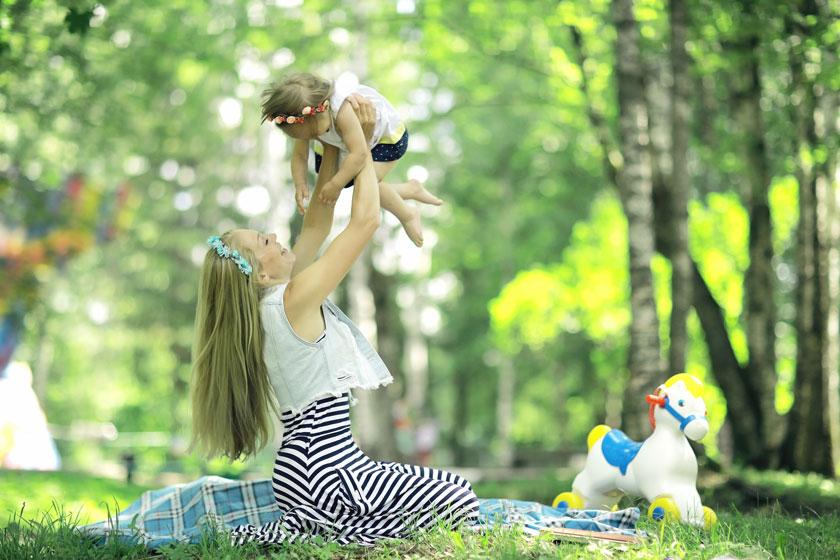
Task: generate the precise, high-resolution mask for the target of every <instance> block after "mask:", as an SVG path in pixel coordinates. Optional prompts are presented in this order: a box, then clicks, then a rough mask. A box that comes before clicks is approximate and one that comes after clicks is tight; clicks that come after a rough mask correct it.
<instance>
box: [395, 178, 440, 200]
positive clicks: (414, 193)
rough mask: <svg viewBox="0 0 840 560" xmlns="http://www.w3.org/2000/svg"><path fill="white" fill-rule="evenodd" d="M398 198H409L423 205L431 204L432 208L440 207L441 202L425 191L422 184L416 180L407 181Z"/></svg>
mask: <svg viewBox="0 0 840 560" xmlns="http://www.w3.org/2000/svg"><path fill="white" fill-rule="evenodd" d="M400 196H401V197H402V198H403V200H404V199H406V198H410V199H411V200H416V201H417V202H422V203H423V204H431V205H432V206H440V205H441V204H443V201H442V200H441V199H439V198H438V197H436V196H435V195H433V194H432V193H430V192H429V191H427V190H426V187H424V186H423V183H421V182H420V181H418V180H417V179H409V180H408V181H407V182H406V183H405V185H404V187H403V188H402V189H401V192H400Z"/></svg>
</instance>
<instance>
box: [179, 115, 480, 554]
mask: <svg viewBox="0 0 840 560" xmlns="http://www.w3.org/2000/svg"><path fill="white" fill-rule="evenodd" d="M364 111H368V112H369V106H365V105H364V104H362V108H361V109H360V120H361V122H362V123H367V124H369V123H370V120H371V119H370V115H369V114H368V115H366V116H364V117H363V115H362V113H363V112H364ZM337 160H338V151H337V149H336V148H334V147H332V146H325V152H324V157H323V161H322V165H321V171H320V173H319V175H318V180H317V183H316V186H315V193H314V195H313V196H312V198H311V202H310V205H309V208H308V209H307V211H306V214H305V216H304V220H303V226H302V229H301V233H300V236H299V237H298V240H297V242H296V244H295V246H294V247H293V248H292V249H288V248H286V247H283V246H282V245H280V244H279V243H277V237H276V235H274V234H266V233H263V232H259V231H254V230H245V229H238V230H233V231H230V232H227V233H225V234H223V235H222V236H221V237H216V236H214V237H211V238H210V240H208V243H209V244H210V245H211V249H210V250H209V251H208V253H207V255H206V256H205V260H204V264H203V268H202V278H201V284H200V287H199V300H198V309H197V313H196V343H195V348H194V364H193V378H192V403H193V438H194V444H195V445H198V446H200V447H202V448H204V450H205V451H206V452H207V454H208V455H217V454H222V455H226V456H228V457H230V458H237V457H240V456H242V455H246V456H247V455H251V454H254V453H256V452H257V451H259V450H260V449H261V448H262V447H264V446H265V444H266V443H267V442H268V440H269V433H270V416H271V412H272V411H274V412H279V414H280V418H281V421H282V423H283V429H284V433H283V440H282V443H281V446H280V448H279V449H278V451H277V455H276V459H275V463H274V475H273V477H272V481H273V488H274V495H275V498H276V500H277V504H278V506H279V507H280V508H281V509H282V510H283V511H284V512H285V514H284V516H283V518H282V519H281V520H280V521H277V522H274V523H270V524H268V525H264V526H262V527H254V526H252V525H246V526H241V527H237V528H235V529H234V530H233V532H232V535H231V538H232V540H233V542H234V543H237V544H241V543H244V542H248V541H258V542H261V543H280V542H291V541H300V540H307V539H309V538H311V537H313V536H315V535H318V536H321V537H323V538H326V539H328V540H335V541H337V542H339V543H360V544H373V543H374V542H376V541H377V540H380V539H383V538H403V537H406V536H408V535H410V534H411V532H412V531H414V530H417V529H423V528H425V527H428V526H430V525H433V524H436V523H438V522H439V521H441V520H444V521H447V522H453V523H457V522H461V521H471V520H473V519H474V518H475V516H476V514H477V512H478V500H477V498H476V496H475V494H474V493H473V491H472V488H471V487H470V484H469V482H467V481H466V480H464V479H463V478H461V477H460V476H457V475H454V474H451V473H448V472H445V471H440V470H436V469H431V468H428V467H419V466H413V465H403V464H399V463H393V462H381V461H374V460H372V459H370V458H369V457H367V456H366V455H365V454H364V453H362V451H361V450H360V449H359V448H358V447H357V445H356V443H355V442H354V441H353V436H352V434H351V432H350V414H349V412H350V410H349V407H350V405H351V404H352V402H353V398H352V395H351V390H352V389H355V388H361V389H373V388H376V387H379V386H382V385H385V384H387V383H390V382H391V381H392V378H391V375H390V373H389V372H388V369H387V368H386V367H385V364H384V363H383V362H382V360H381V358H380V357H379V356H378V355H377V354H376V351H375V350H373V348H372V347H371V345H370V344H369V343H368V342H367V341H366V340H365V339H364V337H363V335H362V334H361V333H360V332H359V330H358V329H357V328H356V327H355V325H354V324H353V323H352V322H351V321H350V320H349V319H348V318H347V317H346V316H345V315H344V314H343V313H342V312H341V310H339V309H338V308H337V307H336V306H335V305H334V304H332V303H331V302H330V301H329V300H327V299H326V298H327V296H328V295H329V294H330V293H331V292H332V291H333V290H335V289H336V287H337V286H338V285H339V283H340V282H341V280H342V279H343V278H344V277H345V275H346V274H347V272H348V271H349V270H350V267H351V266H352V265H353V263H354V262H355V261H356V259H357V258H358V257H359V256H360V255H361V254H362V252H363V251H364V249H365V247H366V246H367V244H368V242H369V241H370V239H371V237H372V236H373V233H374V231H376V229H377V227H378V226H379V209H380V206H379V190H378V185H377V180H376V174H375V172H374V167H373V161H372V159H371V157H370V155H369V154H368V156H367V159H366V162H365V166H364V167H363V169H362V171H361V172H360V174H359V176H358V180H357V181H356V186H355V188H354V192H353V200H352V209H351V215H350V221H349V223H348V224H347V226H346V227H345V229H344V230H343V231H342V232H341V233H340V234H339V235H338V236H337V237H336V238H335V239H334V240H333V241H332V243H330V245H329V246H328V247H327V249H326V251H325V252H324V254H323V256H321V257H320V258H317V254H318V250H319V248H320V247H321V245H322V244H323V242H324V240H325V239H326V237H327V235H328V234H329V231H330V228H331V227H332V221H333V208H332V206H331V205H327V204H325V203H323V202H321V201H320V199H319V197H318V196H317V195H318V194H319V189H320V188H322V187H323V185H324V184H326V183H327V181H329V180H330V179H331V178H332V177H333V175H334V174H335V171H336V168H337ZM382 421H385V422H388V421H390V419H389V418H383V419H382Z"/></svg>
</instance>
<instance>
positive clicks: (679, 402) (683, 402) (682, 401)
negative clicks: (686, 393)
mask: <svg viewBox="0 0 840 560" xmlns="http://www.w3.org/2000/svg"><path fill="white" fill-rule="evenodd" d="M677 404H678V405H680V406H685V401H684V400H682V399H680V400H678V401H677Z"/></svg>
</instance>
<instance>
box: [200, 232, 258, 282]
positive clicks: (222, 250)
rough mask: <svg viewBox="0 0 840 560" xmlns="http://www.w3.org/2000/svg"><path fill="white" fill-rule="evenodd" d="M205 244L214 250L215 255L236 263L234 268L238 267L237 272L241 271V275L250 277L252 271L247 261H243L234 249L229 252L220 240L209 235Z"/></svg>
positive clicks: (216, 236)
mask: <svg viewBox="0 0 840 560" xmlns="http://www.w3.org/2000/svg"><path fill="white" fill-rule="evenodd" d="M207 244H208V245H210V247H212V248H213V249H215V250H216V254H217V255H219V256H220V257H222V258H223V259H230V260H232V261H233V262H235V263H236V266H238V267H239V270H241V271H242V274H244V275H245V276H250V275H251V272H253V269H252V268H251V265H250V264H248V261H247V260H245V257H243V256H242V255H240V254H239V251H237V250H236V249H234V250H233V251H231V250H230V247H228V246H227V245H225V244H224V243H223V242H222V238H221V237H219V236H218V235H211V236H210V237H208V238H207Z"/></svg>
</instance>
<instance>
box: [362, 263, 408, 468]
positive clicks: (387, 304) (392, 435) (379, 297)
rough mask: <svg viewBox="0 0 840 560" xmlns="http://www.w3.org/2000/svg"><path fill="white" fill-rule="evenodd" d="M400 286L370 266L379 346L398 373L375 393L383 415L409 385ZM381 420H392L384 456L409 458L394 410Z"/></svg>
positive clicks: (382, 450) (390, 367) (395, 459)
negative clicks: (399, 437) (400, 441)
mask: <svg viewBox="0 0 840 560" xmlns="http://www.w3.org/2000/svg"><path fill="white" fill-rule="evenodd" d="M396 288H397V286H396V280H395V278H394V277H393V276H391V275H387V274H382V273H381V272H379V271H378V270H376V267H374V266H371V267H370V289H371V293H372V294H373V303H374V307H375V312H374V313H375V318H376V342H377V345H376V349H377V352H379V355H380V356H381V357H382V360H383V361H384V362H385V365H387V366H388V369H389V370H390V371H391V375H393V376H394V384H392V385H389V386H387V387H381V388H379V389H377V390H376V391H375V393H374V396H375V398H374V403H375V406H376V407H377V410H379V413H380V415H381V414H382V412H383V411H386V412H391V411H392V410H393V408H392V407H393V404H392V402H393V399H394V398H395V397H398V396H399V395H398V393H399V390H400V388H401V387H404V386H405V380H406V377H407V376H406V375H405V373H404V370H403V367H402V356H403V348H404V339H405V331H404V328H403V324H402V321H401V320H400V309H399V306H398V305H397V297H396ZM378 421H379V422H382V423H383V424H384V423H386V422H387V423H388V426H384V425H383V433H384V437H383V439H382V442H381V443H382V448H381V452H382V456H383V457H386V458H388V459H389V460H393V461H405V460H407V459H408V457H405V456H403V455H402V453H401V452H400V450H399V448H398V447H397V445H396V443H397V442H396V427H395V426H394V422H393V419H392V418H391V416H390V414H386V415H385V418H380V419H379V420H378Z"/></svg>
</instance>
